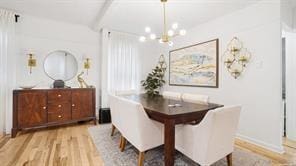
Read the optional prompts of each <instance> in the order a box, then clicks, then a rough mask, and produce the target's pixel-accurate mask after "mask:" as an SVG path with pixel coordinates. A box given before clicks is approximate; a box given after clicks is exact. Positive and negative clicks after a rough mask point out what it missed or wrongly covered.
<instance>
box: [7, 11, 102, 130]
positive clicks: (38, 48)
mask: <svg viewBox="0 0 296 166" xmlns="http://www.w3.org/2000/svg"><path fill="white" fill-rule="evenodd" d="M16 33H17V39H18V43H17V44H18V47H17V48H18V50H17V58H16V59H17V62H15V63H17V65H16V66H17V86H20V85H28V84H37V83H40V82H41V84H40V85H39V86H38V87H42V88H49V87H50V86H51V84H52V83H53V80H51V79H50V78H49V77H47V76H46V74H45V72H44V70H43V61H44V59H45V57H46V56H47V54H48V53H50V52H52V51H55V50H65V51H68V52H70V53H72V54H73V55H74V56H75V57H76V59H77V61H78V66H79V70H78V71H79V72H80V71H82V70H83V58H82V57H83V55H86V56H87V57H89V58H90V59H91V69H90V70H89V74H88V75H87V76H86V75H85V76H84V78H85V80H86V82H88V83H89V84H90V85H94V86H96V87H99V76H100V75H99V72H98V70H99V67H98V66H99V61H98V59H99V55H100V54H99V33H96V32H94V31H92V30H90V29H89V28H88V27H86V26H81V25H76V24H68V23H63V22H57V21H53V20H48V19H43V18H38V17H33V16H30V15H25V14H22V15H21V17H20V19H19V22H18V23H17V25H16ZM31 51H32V52H33V53H34V54H35V55H36V56H35V58H36V59H37V67H35V68H33V69H32V71H33V73H32V74H30V73H29V68H28V67H27V59H28V56H27V55H26V54H27V53H29V52H31ZM66 84H67V85H69V86H71V87H78V82H77V79H76V77H74V78H73V79H72V80H70V81H67V82H66ZM97 95H98V94H97ZM97 105H98V104H97ZM11 125H12V121H11V120H8V121H7V124H6V131H7V132H8V133H9V132H10V129H11Z"/></svg>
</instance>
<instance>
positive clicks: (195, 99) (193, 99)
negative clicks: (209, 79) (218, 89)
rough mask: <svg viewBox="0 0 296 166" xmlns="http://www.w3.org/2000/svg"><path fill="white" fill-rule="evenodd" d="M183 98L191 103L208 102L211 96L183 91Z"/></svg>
mask: <svg viewBox="0 0 296 166" xmlns="http://www.w3.org/2000/svg"><path fill="white" fill-rule="evenodd" d="M182 100H183V101H185V102H189V103H196V104H208V102H209V96H205V95H197V94H189V93H183V94H182Z"/></svg>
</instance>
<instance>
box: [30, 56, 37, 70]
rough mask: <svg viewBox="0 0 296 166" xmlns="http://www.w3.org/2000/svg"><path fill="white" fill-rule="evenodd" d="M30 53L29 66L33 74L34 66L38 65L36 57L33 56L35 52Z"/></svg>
mask: <svg viewBox="0 0 296 166" xmlns="http://www.w3.org/2000/svg"><path fill="white" fill-rule="evenodd" d="M28 55H29V59H28V67H29V68H30V74H32V68H33V67H36V66H37V61H36V59H34V58H33V56H34V55H33V54H32V53H30V54H28Z"/></svg>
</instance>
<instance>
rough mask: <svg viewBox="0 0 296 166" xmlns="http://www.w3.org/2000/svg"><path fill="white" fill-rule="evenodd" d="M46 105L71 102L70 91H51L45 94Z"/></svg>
mask: <svg viewBox="0 0 296 166" xmlns="http://www.w3.org/2000/svg"><path fill="white" fill-rule="evenodd" d="M47 97H48V103H56V102H71V91H69V90H53V91H48V92H47Z"/></svg>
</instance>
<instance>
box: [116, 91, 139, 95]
mask: <svg viewBox="0 0 296 166" xmlns="http://www.w3.org/2000/svg"><path fill="white" fill-rule="evenodd" d="M137 93H138V91H137V90H122V91H115V95H116V96H124V95H133V94H137Z"/></svg>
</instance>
